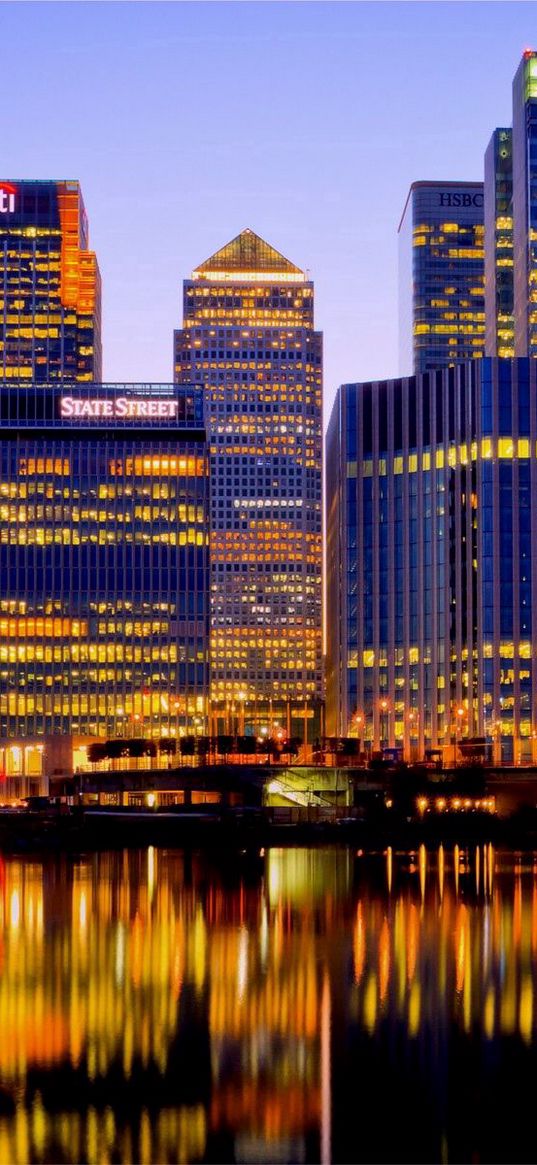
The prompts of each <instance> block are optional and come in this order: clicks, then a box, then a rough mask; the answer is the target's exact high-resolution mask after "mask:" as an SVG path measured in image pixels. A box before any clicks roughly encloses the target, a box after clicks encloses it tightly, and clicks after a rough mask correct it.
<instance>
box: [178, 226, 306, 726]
mask: <svg viewBox="0 0 537 1165" xmlns="http://www.w3.org/2000/svg"><path fill="white" fill-rule="evenodd" d="M175 378H176V380H177V381H179V383H192V384H194V385H195V384H198V385H202V386H203V388H204V392H205V402H206V423H207V427H208V437H209V441H210V460H211V578H212V581H211V590H212V631H211V692H212V700H213V711H214V713H215V717H216V718H217V720H218V722H219V723H220V725H221V724H222V723H227V724H228V726H229V724H230V714H231V711H230V710H232V709H233V708H235V714H236V712H237V708H238V709H239V713H238V715H239V722H240V723H241V725H242V724H244V726H245V730H247V729H248V727H250V728H251V730H254V729H258V728H259V727H260V722H261V718H262V717H264V718H265V720H266V716H267V714H269V715H270V716H271V718H272V720H273V718H274V717H277V716H278V717H280V718H281V722H282V727H284V728H285V726H286V723H285V721H284V720H283V717H284V716H287V727H288V728H289V727H290V726H291V721H292V720H293V718H295V719H296V718H297V717H299V716H300V718H302V717H304V720H305V723H304V728H305V730H306V731H308V728H309V730H312V729H313V723H312V724H310V725H309V726H308V723H307V721H308V719H309V720H311V718H312V716H313V710H314V708H315V707H316V706H318V704H319V701H320V699H321V696H322V674H321V666H322V655H321V652H322V646H321V556H322V550H321V527H322V513H321V481H322V433H321V410H322V400H321V394H322V337H321V335H320V333H319V332H316V331H315V330H314V322H313V284H312V283H311V282H310V280H309V279H308V277H307V275H306V274H305V272H304V271H302V270H301V269H300V268H299V267H297V266H295V264H293V263H291V262H290V261H289V260H288V259H286V258H285V257H284V256H283V255H281V254H280V253H279V252H278V251H276V250H275V249H274V248H273V247H271V246H270V245H269V244H268V243H266V242H264V241H263V239H261V238H259V237H258V236H257V235H256V234H254V232H253V231H251V230H244V231H242V232H241V234H240V235H238V236H237V237H236V238H235V239H233V240H232V241H231V242H230V243H228V244H227V245H226V246H224V247H222V248H221V250H219V251H217V252H216V253H215V254H214V255H212V256H211V257H210V258H209V259H207V261H206V262H204V263H202V264H201V265H200V266H199V267H197V268H196V270H195V271H193V273H192V277H191V278H190V279H188V280H186V281H185V284H184V321H183V328H182V330H181V331H178V332H176V333H175ZM215 723H216V721H215ZM295 730H296V729H295ZM308 735H309V732H308ZM309 739H310V741H311V735H309Z"/></svg>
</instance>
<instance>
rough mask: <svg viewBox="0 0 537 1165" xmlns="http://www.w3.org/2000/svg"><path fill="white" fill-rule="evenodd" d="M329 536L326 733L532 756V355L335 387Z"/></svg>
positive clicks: (535, 468)
mask: <svg viewBox="0 0 537 1165" xmlns="http://www.w3.org/2000/svg"><path fill="white" fill-rule="evenodd" d="M327 540H328V545H327V612H328V620H327V633H328V657H327V731H328V732H329V733H335V734H339V735H347V734H350V735H355V736H358V737H359V738H360V740H361V741H362V743H363V746H364V749H365V750H366V751H367V750H375V749H378V748H388V747H389V748H400V749H402V750H403V751H404V753H405V754H406V755H407V756H408V755H417V754H419V755H423V753H424V751H425V750H426V749H427V748H441V749H443V750H445V749H451V750H453V749H454V748H456V746H457V745H458V744H460V743H461V742H463V741H464V740H466V739H471V738H474V737H485V738H486V740H487V742H488V743H489V744H490V746H491V754H492V756H493V758H494V760H495V761H496V763H499V762H500V761H505V762H508V763H509V762H515V763H518V762H521V761H522V762H524V761H529V760H530V759H532V757H533V759H535V754H536V743H537V638H536V636H535V627H534V615H533V612H534V611H536V610H537V364H536V363H535V361H532V360H529V359H518V360H499V359H489V358H485V359H483V360H480V361H471V362H469V363H466V364H461V365H458V366H457V367H455V368H449V369H443V370H439V371H437V372H430V373H424V374H421V375H419V376H416V377H409V378H403V379H398V380H389V381H382V382H377V383H369V384H350V385H343V386H342V387H341V388H340V390H339V393H338V396H337V399H336V402H335V405H334V409H333V413H332V417H331V421H330V426H329V432H328V439H327Z"/></svg>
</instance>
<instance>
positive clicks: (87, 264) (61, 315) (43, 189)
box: [0, 181, 101, 384]
mask: <svg viewBox="0 0 537 1165" xmlns="http://www.w3.org/2000/svg"><path fill="white" fill-rule="evenodd" d="M0 380H4V381H6V382H8V383H11V384H16V383H21V382H25V383H30V382H31V383H32V384H47V383H52V382H53V381H58V380H60V381H69V380H72V381H84V380H88V381H92V380H93V381H100V380H101V281H100V275H99V266H98V263H97V259H96V256H95V253H94V252H93V251H90V250H89V236H88V220H87V216H86V211H85V209H84V202H83V199H82V192H81V190H80V185H79V183H78V182H68V181H62V182H26V181H23V182H18V181H0Z"/></svg>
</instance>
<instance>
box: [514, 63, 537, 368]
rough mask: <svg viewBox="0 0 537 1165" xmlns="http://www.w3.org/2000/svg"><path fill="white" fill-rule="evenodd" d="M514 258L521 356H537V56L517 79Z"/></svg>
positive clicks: (521, 69) (521, 68)
mask: <svg viewBox="0 0 537 1165" xmlns="http://www.w3.org/2000/svg"><path fill="white" fill-rule="evenodd" d="M513 258H514V314H515V352H516V355H517V356H537V52H533V51H531V50H530V49H528V50H527V51H526V52H525V53H524V56H523V57H522V60H521V62H520V65H519V67H518V69H517V72H516V74H515V77H514V80H513Z"/></svg>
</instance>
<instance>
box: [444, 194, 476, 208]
mask: <svg viewBox="0 0 537 1165" xmlns="http://www.w3.org/2000/svg"><path fill="white" fill-rule="evenodd" d="M439 198H440V206H483V195H482V194H469V193H468V192H467V191H466V192H465V193H464V194H463V193H458V194H451V193H450V194H440V196H439Z"/></svg>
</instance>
